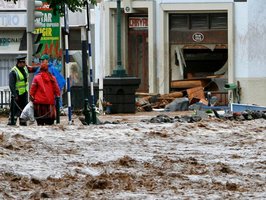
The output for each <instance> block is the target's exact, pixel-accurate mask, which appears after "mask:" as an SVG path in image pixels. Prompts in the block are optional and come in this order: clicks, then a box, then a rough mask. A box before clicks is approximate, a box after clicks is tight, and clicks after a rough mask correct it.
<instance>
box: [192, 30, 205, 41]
mask: <svg viewBox="0 0 266 200" xmlns="http://www.w3.org/2000/svg"><path fill="white" fill-rule="evenodd" d="M192 39H193V41H194V42H202V41H203V40H204V35H203V33H200V32H197V33H194V34H193V35H192Z"/></svg>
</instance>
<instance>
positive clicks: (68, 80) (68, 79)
mask: <svg viewBox="0 0 266 200" xmlns="http://www.w3.org/2000/svg"><path fill="white" fill-rule="evenodd" d="M64 17H65V20H64V23H65V24H64V26H65V50H66V59H65V60H66V74H67V103H68V124H72V109H71V93H70V66H69V53H68V49H69V48H68V35H69V30H68V27H69V25H68V24H69V23H68V8H67V6H66V5H65V16H64Z"/></svg>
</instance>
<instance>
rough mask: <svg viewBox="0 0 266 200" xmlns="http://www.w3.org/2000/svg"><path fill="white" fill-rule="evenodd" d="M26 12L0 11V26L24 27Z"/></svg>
mask: <svg viewBox="0 0 266 200" xmlns="http://www.w3.org/2000/svg"><path fill="white" fill-rule="evenodd" d="M26 24H27V23H26V13H8V12H0V27H16V28H17V27H25V26H26Z"/></svg>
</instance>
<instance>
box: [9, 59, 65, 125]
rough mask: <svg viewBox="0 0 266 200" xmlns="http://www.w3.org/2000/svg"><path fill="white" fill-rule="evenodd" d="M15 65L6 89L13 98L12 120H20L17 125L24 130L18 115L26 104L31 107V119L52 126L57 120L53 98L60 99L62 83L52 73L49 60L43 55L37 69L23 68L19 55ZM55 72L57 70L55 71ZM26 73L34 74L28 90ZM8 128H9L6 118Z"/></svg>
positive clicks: (55, 74) (23, 121)
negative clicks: (30, 104) (32, 112)
mask: <svg viewBox="0 0 266 200" xmlns="http://www.w3.org/2000/svg"><path fill="white" fill-rule="evenodd" d="M16 59H17V63H16V65H15V66H14V67H13V68H12V69H11V70H10V73H9V87H10V91H11V95H12V96H13V97H14V104H15V105H14V120H15V123H16V121H17V118H19V124H20V125H22V126H26V125H27V122H26V121H25V120H23V119H22V118H20V114H21V112H22V110H23V109H24V107H25V106H26V105H27V103H28V99H30V101H32V102H33V105H34V117H35V119H36V121H37V124H38V125H52V124H54V121H55V118H56V109H55V98H56V97H59V96H60V90H61V89H62V88H63V87H64V84H65V80H64V78H62V76H61V77H56V76H59V75H58V74H60V72H56V71H53V70H54V69H53V67H52V64H51V63H50V64H49V63H48V59H49V56H47V55H44V56H43V57H42V59H41V63H40V66H37V67H32V66H28V65H26V56H21V55H19V56H18V57H17V58H16ZM55 70H56V69H55ZM29 73H35V75H34V77H33V80H32V84H31V86H30V89H29ZM8 125H12V122H11V117H9V121H8Z"/></svg>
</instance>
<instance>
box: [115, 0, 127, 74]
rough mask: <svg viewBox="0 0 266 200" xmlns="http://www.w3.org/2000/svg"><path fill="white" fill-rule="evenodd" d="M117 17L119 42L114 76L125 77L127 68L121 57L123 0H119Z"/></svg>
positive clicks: (117, 40)
mask: <svg viewBox="0 0 266 200" xmlns="http://www.w3.org/2000/svg"><path fill="white" fill-rule="evenodd" d="M116 2H117V9H116V10H117V11H116V12H117V13H116V14H117V18H116V27H117V30H116V33H117V35H116V42H117V65H116V69H115V70H113V74H112V76H114V77H124V76H127V74H126V70H125V69H124V67H123V66H122V58H121V0H117V1H116Z"/></svg>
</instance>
